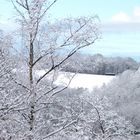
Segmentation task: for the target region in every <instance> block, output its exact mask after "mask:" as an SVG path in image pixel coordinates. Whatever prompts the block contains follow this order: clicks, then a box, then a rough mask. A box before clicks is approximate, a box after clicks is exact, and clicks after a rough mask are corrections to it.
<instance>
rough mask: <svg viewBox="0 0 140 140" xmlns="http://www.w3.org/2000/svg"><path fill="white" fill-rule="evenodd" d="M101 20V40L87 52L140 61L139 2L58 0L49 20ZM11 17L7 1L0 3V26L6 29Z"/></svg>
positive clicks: (125, 0)
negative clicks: (77, 18) (91, 17)
mask: <svg viewBox="0 0 140 140" xmlns="http://www.w3.org/2000/svg"><path fill="white" fill-rule="evenodd" d="M95 14H97V15H98V16H99V18H100V21H101V25H102V28H101V31H102V39H101V40H100V41H98V42H97V43H96V44H95V45H94V46H93V47H91V48H87V49H86V52H87V53H102V54H103V55H107V56H124V57H125V56H127V57H133V58H135V59H137V60H140V0H58V2H57V3H56V4H55V6H54V7H53V8H52V9H51V14H50V18H51V19H53V18H56V19H57V18H64V17H78V16H94V15H95ZM13 16H15V13H14V10H13V9H12V4H11V3H10V2H8V0H1V1H0V27H1V28H2V27H3V28H7V30H10V29H12V28H14V27H13V24H12V23H11V22H12V21H11V19H12V18H13Z"/></svg>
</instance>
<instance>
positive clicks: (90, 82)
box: [36, 70, 115, 91]
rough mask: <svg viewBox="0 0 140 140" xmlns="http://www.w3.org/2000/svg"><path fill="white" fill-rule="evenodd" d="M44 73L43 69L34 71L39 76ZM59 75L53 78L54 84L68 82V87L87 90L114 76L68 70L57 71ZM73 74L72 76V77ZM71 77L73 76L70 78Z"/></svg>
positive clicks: (101, 84) (98, 86)
mask: <svg viewBox="0 0 140 140" xmlns="http://www.w3.org/2000/svg"><path fill="white" fill-rule="evenodd" d="M44 73H45V71H44V70H38V71H36V75H37V76H39V77H40V76H41V75H43V74H44ZM57 75H59V76H58V77H57V78H56V79H55V84H56V85H62V86H66V85H68V84H69V82H70V80H71V79H72V80H71V82H70V84H69V87H70V88H87V89H88V90H89V91H92V89H93V88H96V87H97V88H100V87H101V86H103V85H104V84H108V83H109V82H110V81H111V80H112V79H113V78H115V76H107V75H93V74H81V73H78V74H76V75H75V74H74V73H68V72H59V73H57ZM73 76H74V77H73ZM72 77H73V78H72Z"/></svg>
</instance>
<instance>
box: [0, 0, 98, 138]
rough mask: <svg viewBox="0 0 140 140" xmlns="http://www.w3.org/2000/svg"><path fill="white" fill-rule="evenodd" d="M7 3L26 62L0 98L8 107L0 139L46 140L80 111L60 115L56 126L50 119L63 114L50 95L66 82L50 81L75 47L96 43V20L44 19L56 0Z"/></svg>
mask: <svg viewBox="0 0 140 140" xmlns="http://www.w3.org/2000/svg"><path fill="white" fill-rule="evenodd" d="M11 1H12V4H13V6H14V8H15V10H16V11H17V13H18V14H19V17H18V19H17V20H18V21H19V23H20V25H21V28H22V33H21V34H22V37H23V41H24V43H23V44H24V45H25V48H26V50H27V53H26V54H25V57H26V58H25V60H26V61H27V63H26V65H25V67H24V69H15V70H14V71H13V74H14V76H11V80H10V81H12V82H11V83H10V85H8V88H9V91H5V92H4V93H3V94H4V99H6V102H7V103H6V102H5V100H3V99H2V101H3V102H4V104H5V106H6V107H7V106H8V110H6V113H7V115H6V117H4V119H3V120H2V122H1V130H2V132H3V135H2V136H1V138H3V139H11V140H23V139H24V140H43V139H44V140H45V139H47V138H50V136H53V135H54V134H57V133H58V132H60V131H62V130H64V129H66V128H68V127H69V126H71V125H72V124H74V123H76V122H77V120H78V118H79V114H74V115H72V116H71V117H70V118H69V117H68V118H67V117H66V118H65V117H64V118H60V120H59V123H56V124H57V125H55V122H54V121H52V120H53V119H54V118H57V117H60V116H62V114H63V113H64V112H65V110H63V108H62V107H61V106H60V103H61V101H59V102H55V100H54V99H55V95H57V94H58V93H60V92H61V91H63V90H64V89H66V88H67V87H68V85H69V84H68V85H66V86H65V87H59V86H56V85H55V83H54V82H55V79H56V76H57V73H56V70H58V69H59V67H60V66H61V65H62V64H63V63H64V62H65V61H66V60H67V59H69V58H70V57H71V56H72V55H73V54H75V53H76V52H77V51H78V50H80V49H81V48H84V47H86V46H91V45H92V44H93V43H95V41H96V40H97V39H98V38H99V36H100V35H99V30H98V18H97V17H96V16H94V17H88V18H86V17H81V18H68V19H63V20H60V21H56V22H53V23H52V22H49V21H48V20H47V21H45V19H47V16H46V15H47V13H48V12H49V9H50V8H51V7H52V6H53V5H54V4H55V3H56V2H57V0H11ZM20 55H22V53H21V54H20ZM15 56H16V55H15ZM58 56H63V57H58ZM58 58H59V59H58ZM42 62H43V63H42ZM18 64H19V63H18ZM42 64H46V65H47V66H48V69H47V70H45V73H43V74H42V75H40V77H37V76H36V70H37V69H40V68H41V67H42ZM18 67H19V66H18ZM21 67H22V66H21ZM71 78H72V77H71ZM12 83H13V84H12ZM6 93H7V94H6ZM2 97H3V96H1V98H2ZM79 113H80V112H79ZM2 114H5V112H3V113H2ZM62 117H63V116H62ZM5 120H6V121H5Z"/></svg>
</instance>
